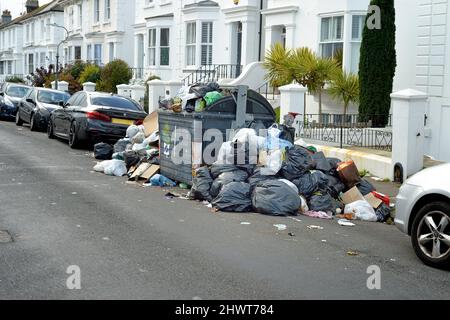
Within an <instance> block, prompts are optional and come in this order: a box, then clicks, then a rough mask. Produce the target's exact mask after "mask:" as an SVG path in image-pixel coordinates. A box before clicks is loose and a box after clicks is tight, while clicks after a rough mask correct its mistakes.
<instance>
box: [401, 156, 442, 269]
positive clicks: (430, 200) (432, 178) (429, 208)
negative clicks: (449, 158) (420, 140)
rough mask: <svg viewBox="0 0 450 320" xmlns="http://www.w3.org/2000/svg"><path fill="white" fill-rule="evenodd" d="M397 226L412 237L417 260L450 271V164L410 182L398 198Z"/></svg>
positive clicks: (434, 169)
mask: <svg viewBox="0 0 450 320" xmlns="http://www.w3.org/2000/svg"><path fill="white" fill-rule="evenodd" d="M396 207H397V209H396V217H395V224H396V225H397V227H398V228H399V229H400V230H401V231H402V232H404V233H406V234H408V235H410V236H411V240H412V245H413V247H414V250H415V252H416V254H417V256H418V257H419V258H420V259H421V260H422V261H423V262H424V263H425V264H427V265H429V266H432V267H435V268H443V269H448V268H449V267H450V163H448V164H443V165H439V166H436V167H432V168H429V169H425V170H423V171H421V172H419V173H417V174H416V175H414V176H412V177H411V178H409V179H408V180H407V181H406V182H405V183H404V184H403V186H402V187H401V188H400V191H399V194H398V196H397V205H396Z"/></svg>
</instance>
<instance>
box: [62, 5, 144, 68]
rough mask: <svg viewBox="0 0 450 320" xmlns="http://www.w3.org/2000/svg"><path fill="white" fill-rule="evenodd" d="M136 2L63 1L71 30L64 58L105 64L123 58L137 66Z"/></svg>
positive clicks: (68, 27)
mask: <svg viewBox="0 0 450 320" xmlns="http://www.w3.org/2000/svg"><path fill="white" fill-rule="evenodd" d="M134 4H135V0H131V1H128V0H127V1H124V0H63V2H62V5H63V7H64V26H65V27H66V28H67V30H68V31H69V38H68V41H67V42H66V44H65V46H64V61H65V62H66V63H71V62H73V61H74V60H84V61H92V62H94V63H97V64H99V65H104V64H106V63H108V62H110V61H112V60H114V59H117V58H119V59H122V60H124V61H125V62H127V63H128V64H129V65H130V66H133V64H134V55H133V49H134V47H133V45H134V44H133V35H132V33H133V21H134V15H135V7H134Z"/></svg>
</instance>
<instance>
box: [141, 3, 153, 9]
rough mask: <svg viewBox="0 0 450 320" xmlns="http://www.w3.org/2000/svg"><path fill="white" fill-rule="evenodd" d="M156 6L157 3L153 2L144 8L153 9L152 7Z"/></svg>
mask: <svg viewBox="0 0 450 320" xmlns="http://www.w3.org/2000/svg"><path fill="white" fill-rule="evenodd" d="M154 7H155V4H154V3H152V4H149V5H146V6H145V7H144V9H151V8H154Z"/></svg>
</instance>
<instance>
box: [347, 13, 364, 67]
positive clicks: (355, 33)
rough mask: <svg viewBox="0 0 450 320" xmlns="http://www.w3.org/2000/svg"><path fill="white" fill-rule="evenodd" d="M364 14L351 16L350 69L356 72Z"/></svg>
mask: <svg viewBox="0 0 450 320" xmlns="http://www.w3.org/2000/svg"><path fill="white" fill-rule="evenodd" d="M365 21H366V16H365V15H354V16H352V41H351V65H350V71H351V72H353V73H357V72H358V70H359V58H360V50H361V41H362V33H363V30H364V23H365Z"/></svg>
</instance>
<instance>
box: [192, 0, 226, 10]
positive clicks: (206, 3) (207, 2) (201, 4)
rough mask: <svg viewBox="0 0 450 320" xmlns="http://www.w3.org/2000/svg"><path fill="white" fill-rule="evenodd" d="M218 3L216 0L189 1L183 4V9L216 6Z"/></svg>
mask: <svg viewBox="0 0 450 320" xmlns="http://www.w3.org/2000/svg"><path fill="white" fill-rule="evenodd" d="M218 6H219V4H218V3H217V2H214V1H211V0H204V1H200V2H197V3H191V4H187V5H185V6H184V8H185V9H187V8H197V7H218Z"/></svg>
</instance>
